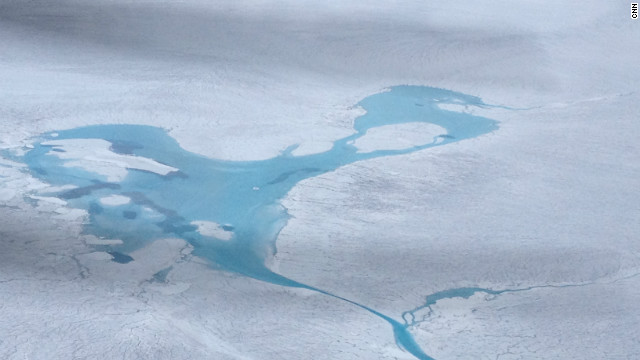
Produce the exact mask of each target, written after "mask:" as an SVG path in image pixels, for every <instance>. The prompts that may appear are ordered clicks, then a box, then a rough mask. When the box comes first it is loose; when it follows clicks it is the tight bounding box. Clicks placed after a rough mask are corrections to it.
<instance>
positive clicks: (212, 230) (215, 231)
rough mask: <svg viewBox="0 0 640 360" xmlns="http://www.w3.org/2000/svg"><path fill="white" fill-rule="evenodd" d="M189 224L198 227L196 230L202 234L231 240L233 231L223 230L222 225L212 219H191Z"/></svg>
mask: <svg viewBox="0 0 640 360" xmlns="http://www.w3.org/2000/svg"><path fill="white" fill-rule="evenodd" d="M191 225H195V226H197V227H198V232H199V233H200V234H201V235H204V236H211V237H214V238H216V239H220V240H225V241H227V240H231V237H232V236H233V231H229V230H225V229H224V227H223V226H222V225H220V224H218V223H216V222H213V221H203V220H199V221H192V222H191Z"/></svg>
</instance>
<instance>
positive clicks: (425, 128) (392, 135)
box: [353, 122, 447, 153]
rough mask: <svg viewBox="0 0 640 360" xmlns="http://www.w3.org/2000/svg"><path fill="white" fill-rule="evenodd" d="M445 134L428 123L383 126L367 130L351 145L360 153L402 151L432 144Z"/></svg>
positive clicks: (444, 131)
mask: <svg viewBox="0 0 640 360" xmlns="http://www.w3.org/2000/svg"><path fill="white" fill-rule="evenodd" d="M445 134H447V130H446V129H445V128H443V127H441V126H438V125H434V124H429V123H422V122H410V123H403V124H393V125H384V126H379V127H375V128H371V129H369V130H368V131H367V133H366V134H365V135H364V136H362V137H360V138H358V139H356V140H354V142H353V145H354V146H355V147H356V148H358V152H361V153H366V152H371V151H376V150H402V149H410V148H412V147H415V146H421V145H425V144H429V143H433V142H435V141H436V139H437V137H438V136H441V135H445Z"/></svg>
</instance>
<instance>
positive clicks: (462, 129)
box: [18, 86, 497, 359]
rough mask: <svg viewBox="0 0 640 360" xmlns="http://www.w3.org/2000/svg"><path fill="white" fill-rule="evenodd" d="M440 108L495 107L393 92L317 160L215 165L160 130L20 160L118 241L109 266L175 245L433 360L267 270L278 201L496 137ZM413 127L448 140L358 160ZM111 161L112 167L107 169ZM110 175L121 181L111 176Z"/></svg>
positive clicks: (281, 219) (487, 125) (53, 146)
mask: <svg viewBox="0 0 640 360" xmlns="http://www.w3.org/2000/svg"><path fill="white" fill-rule="evenodd" d="M442 104H456V105H462V106H477V107H489V106H488V105H485V104H484V103H483V102H482V101H481V100H480V99H479V98H477V97H473V96H469V95H464V94H461V93H457V92H453V91H449V90H443V89H437V88H431V87H424V86H396V87H392V88H390V89H389V90H388V91H385V92H381V93H378V94H375V95H372V96H369V97H367V98H365V99H363V100H362V101H360V102H359V103H358V104H357V105H358V106H361V107H362V108H364V109H365V110H366V114H365V115H362V116H360V117H358V118H357V119H356V120H355V122H354V132H353V134H352V135H350V136H347V137H345V138H342V139H338V140H336V141H335V142H334V143H333V147H331V149H329V150H327V151H324V152H321V153H316V154H310V155H302V156H295V155H294V154H293V153H294V152H295V149H296V147H297V145H296V144H292V145H291V146H290V147H288V148H287V149H286V150H285V151H283V152H282V153H281V154H280V155H278V156H276V157H274V158H271V159H267V160H260V161H225V160H217V159H211V158H207V157H204V156H201V155H198V154H194V153H191V152H188V151H186V150H184V149H182V148H181V147H180V146H179V144H178V143H177V142H176V141H175V140H174V139H173V138H172V137H170V136H169V135H168V134H167V132H166V131H165V130H163V129H161V128H157V127H152V126H141V125H96V126H88V127H82V128H75V129H69V130H61V131H57V132H55V133H54V132H51V133H46V134H42V135H41V136H40V137H39V138H37V139H34V148H33V149H32V150H30V151H28V152H27V153H25V154H24V155H23V156H21V157H20V158H18V160H20V161H22V162H24V163H26V164H27V165H28V167H29V169H30V171H31V173H32V175H33V176H35V177H37V178H39V179H41V180H43V181H44V182H47V183H49V184H52V185H55V186H65V185H71V186H73V187H71V186H68V187H66V188H65V189H66V190H60V191H57V192H55V193H49V194H45V195H47V196H55V197H58V198H60V199H63V200H65V201H67V203H68V204H69V206H71V207H75V208H80V209H85V210H87V211H88V213H89V219H88V220H87V222H86V224H85V225H84V231H85V233H87V234H93V235H96V236H99V237H105V238H110V239H121V240H122V241H123V243H122V244H121V245H116V246H98V249H100V250H103V251H108V252H110V253H111V254H112V255H113V254H115V255H114V260H118V261H119V262H123V263H124V262H129V261H135V259H133V258H131V257H130V256H128V255H127V254H130V253H131V252H132V251H133V250H136V249H140V248H142V247H144V246H145V245H146V244H148V243H149V242H152V241H154V240H156V239H159V238H163V237H179V238H182V239H185V240H186V241H188V242H189V243H190V244H191V245H192V246H193V247H194V252H193V253H194V254H195V255H197V256H200V257H202V258H205V259H207V260H209V261H210V263H211V264H212V266H215V267H216V268H218V269H222V270H225V271H230V272H234V273H237V274H240V275H243V276H248V277H251V278H254V279H258V280H262V281H266V282H270V283H274V284H278V285H282V286H291V287H300V288H306V289H310V290H313V291H317V292H320V293H323V294H325V295H328V296H332V297H335V298H338V299H341V300H344V301H347V302H349V303H352V304H353V305H355V306H358V307H360V308H362V309H364V310H366V311H369V312H370V313H371V314H373V315H375V316H378V317H380V318H381V319H383V320H384V321H386V322H388V323H389V324H390V325H391V327H392V329H393V333H394V335H395V339H396V343H397V344H398V345H399V346H400V347H401V348H403V349H404V350H406V351H408V352H410V353H411V354H413V355H414V356H415V357H416V358H418V359H431V357H429V356H428V355H427V354H425V353H424V352H423V350H422V349H421V348H420V347H419V346H418V345H417V344H416V342H415V341H414V340H413V337H412V336H411V333H410V332H409V331H408V329H409V326H408V325H407V324H401V323H399V322H397V321H395V320H393V319H392V318H390V317H389V316H387V315H385V314H382V313H379V312H377V311H376V310H374V309H371V308H368V307H366V306H364V305H361V304H358V303H355V302H353V301H351V300H348V299H345V298H343V297H340V296H339V294H330V293H328V292H326V291H323V290H321V289H317V288H314V287H312V286H309V285H306V284H302V283H300V282H297V281H295V280H294V279H289V278H286V277H284V276H281V275H279V274H277V273H275V272H273V271H271V270H270V269H269V268H268V267H266V266H265V260H266V259H268V258H269V257H272V256H273V255H274V253H275V251H276V250H275V249H276V247H275V244H276V240H277V237H278V233H279V232H280V231H281V230H282V228H283V227H284V226H286V224H287V220H288V218H289V216H288V214H287V209H285V208H284V207H283V206H282V205H281V204H280V200H281V199H283V198H284V197H285V196H286V195H287V193H288V192H289V191H290V190H291V188H292V187H294V186H295V185H296V184H297V183H298V182H300V181H301V180H304V179H307V178H310V177H314V176H318V175H320V174H323V173H326V172H329V171H334V170H336V169H338V168H340V167H341V166H344V165H348V164H351V163H354V162H357V161H366V160H368V159H372V158H377V157H382V156H397V155H402V154H408V153H411V152H415V151H419V150H423V149H427V148H430V147H434V146H445V145H447V144H450V143H452V142H456V141H461V140H465V139H469V138H474V137H477V136H480V135H483V134H487V133H489V132H491V131H494V130H496V129H497V122H496V121H494V120H491V119H487V118H484V117H479V116H473V115H470V114H468V113H463V112H455V111H448V110H445V109H444V107H441V106H439V105H442ZM411 123H426V124H432V125H437V126H438V127H440V128H441V129H442V132H441V133H437V134H430V135H429V137H427V138H426V141H425V142H424V143H421V144H412V145H411V146H408V147H406V148H394V149H373V150H370V151H362V150H360V151H359V149H358V147H357V144H358V142H359V141H361V140H363V139H365V138H366V135H367V133H368V132H369V133H372V132H373V131H374V129H377V128H378V129H379V128H381V127H387V128H388V126H389V125H401V124H411ZM434 128H436V127H434ZM436 129H438V128H436ZM196 131H197V130H196ZM222 136H224V135H222ZM87 140H91V141H93V142H91V141H90V142H86V141H87ZM395 140H396V139H393V138H390V139H389V142H390V143H392V142H394V141H395ZM79 141H85V142H84V143H83V144H84V145H83V147H82V149H83V151H84V154H86V156H84V157H76V158H74V155H73V147H74V146H75V145H74V144H76V143H77V142H79ZM210 141H212V142H215V141H216V139H215V138H212V139H210ZM378 143H380V142H378ZM382 143H384V142H382ZM101 144H106V147H104V148H99V149H98V148H97V150H96V151H95V152H94V151H92V148H91V146H94V145H95V146H98V145H101ZM248 146H250V145H248ZM104 159H109V161H107V162H106V165H105V162H104V161H102V160H104ZM141 159H142V160H144V161H142V160H141ZM92 161H94V163H95V164H93V165H92V164H91V162H92ZM132 164H133V165H132ZM105 166H106V167H109V166H112V167H115V168H116V170H119V171H120V172H121V173H122V171H124V174H123V175H122V176H118V177H113V176H110V175H109V169H106V170H105V168H104V167H105ZM123 169H126V170H123ZM157 169H160V170H157ZM40 195H43V194H40ZM110 199H111V200H110ZM114 199H115V200H114ZM203 224H205V225H206V226H208V227H209V230H206V229H205V227H204V226H205V225H203ZM300 236H304V234H300ZM392 275H393V274H391V275H390V276H392ZM399 280H400V279H399Z"/></svg>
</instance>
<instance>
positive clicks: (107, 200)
mask: <svg viewBox="0 0 640 360" xmlns="http://www.w3.org/2000/svg"><path fill="white" fill-rule="evenodd" d="M100 202H101V203H102V204H103V205H107V206H119V205H126V204H128V203H130V202H131V198H129V197H127V196H122V195H111V196H105V197H103V198H101V199H100Z"/></svg>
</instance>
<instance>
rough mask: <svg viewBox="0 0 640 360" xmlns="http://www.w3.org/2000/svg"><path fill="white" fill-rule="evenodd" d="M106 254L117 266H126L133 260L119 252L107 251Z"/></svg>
mask: <svg viewBox="0 0 640 360" xmlns="http://www.w3.org/2000/svg"><path fill="white" fill-rule="evenodd" d="M108 253H109V255H111V256H113V259H111V261H113V262H117V263H118V264H126V263H130V262H132V261H133V258H132V257H131V256H129V255H126V254H123V253H121V252H117V251H109V252H108Z"/></svg>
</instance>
